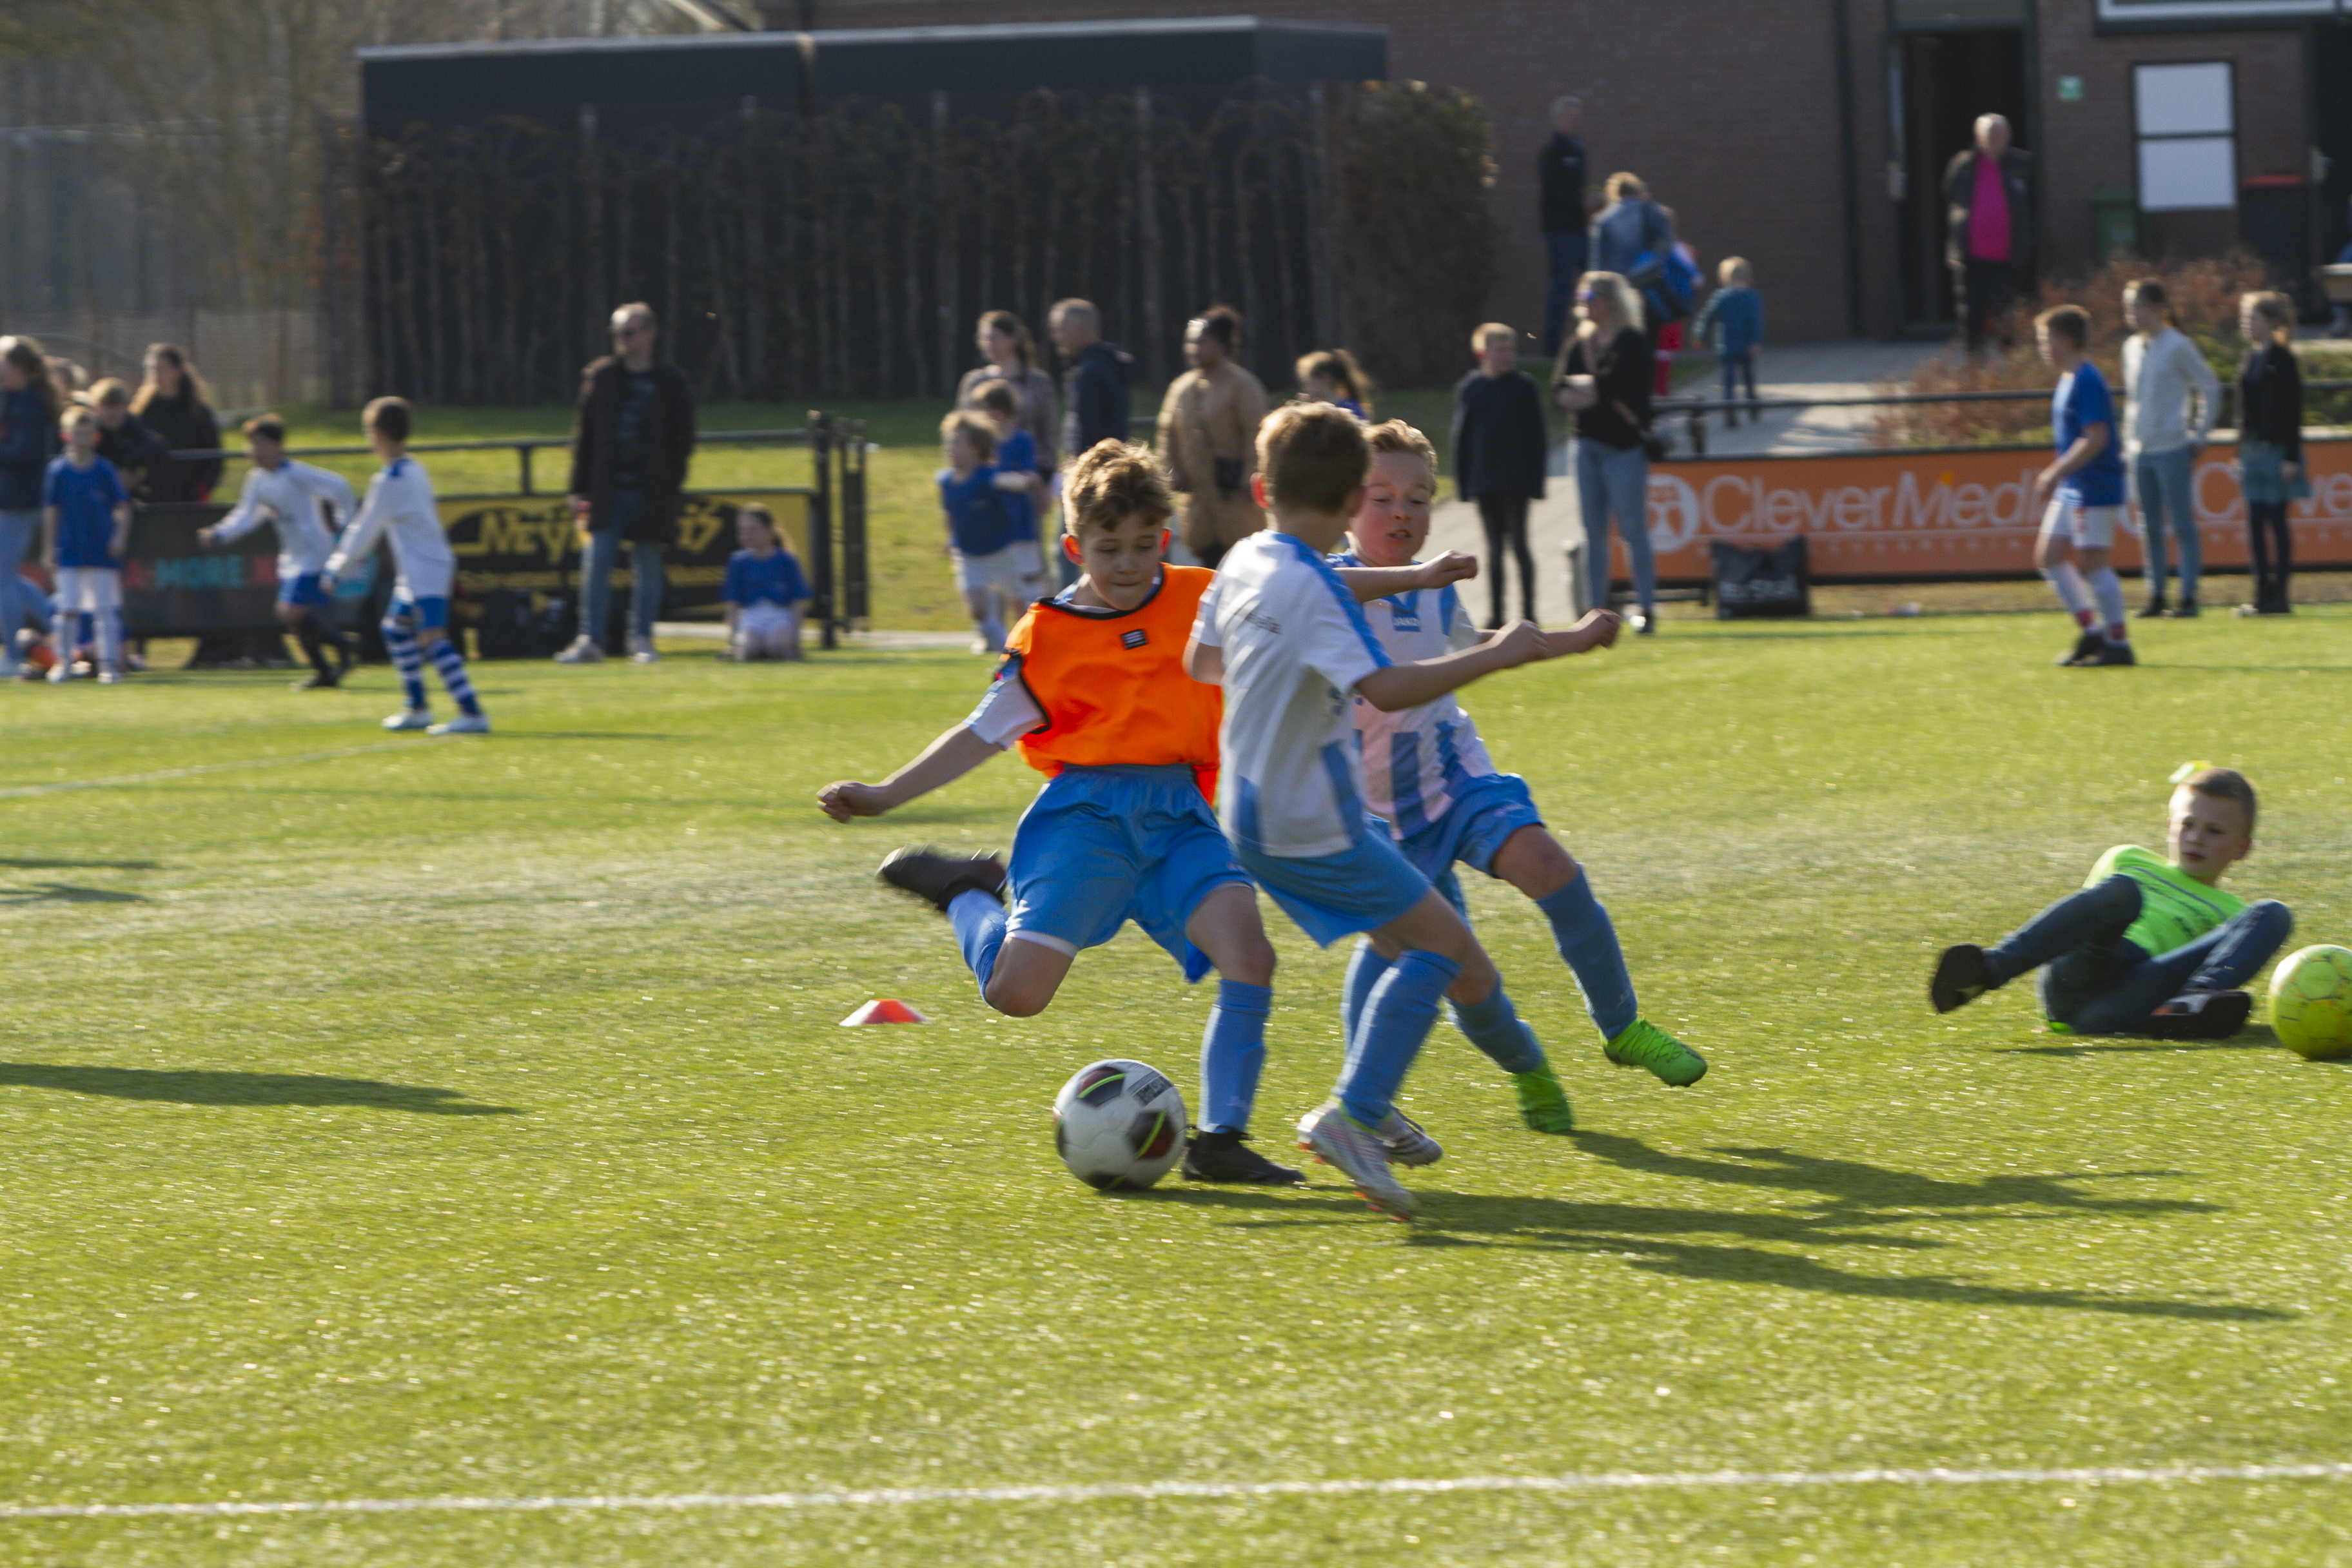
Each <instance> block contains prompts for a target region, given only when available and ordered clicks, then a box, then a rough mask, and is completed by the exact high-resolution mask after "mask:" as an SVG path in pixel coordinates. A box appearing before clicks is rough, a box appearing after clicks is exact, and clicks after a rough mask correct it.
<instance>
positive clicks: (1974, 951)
mask: <svg viewBox="0 0 2352 1568" xmlns="http://www.w3.org/2000/svg"><path fill="white" fill-rule="evenodd" d="M1998 984H2000V982H1999V981H1997V980H1995V979H1994V978H1993V977H1992V965H1991V964H1990V963H1988V962H1987V961H1986V959H1985V952H1984V949H1983V948H1980V947H1978V946H1976V945H1975V944H1974V943H1972V942H1962V943H1960V944H1959V946H1958V947H1948V948H1946V949H1945V950H1944V955H1943V956H1942V957H1941V958H1938V959H1937V960H1936V973H1935V975H1934V977H1933V978H1931V979H1930V980H1929V981H1928V982H1927V1000H1928V1001H1930V1002H1932V1003H1934V1004H1935V1005H1936V1011H1937V1012H1938V1013H1948V1012H1950V1011H1951V1010H1952V1009H1953V1008H1955V1007H1964V1006H1966V1005H1968V1004H1969V1003H1971V1002H1973V1001H1975V1000H1976V999H1977V998H1978V997H1979V996H1981V995H1983V994H1985V993H1986V992H1988V991H1990V990H1992V989H1993V988H1994V987H1995V986H1996V985H1998Z"/></svg>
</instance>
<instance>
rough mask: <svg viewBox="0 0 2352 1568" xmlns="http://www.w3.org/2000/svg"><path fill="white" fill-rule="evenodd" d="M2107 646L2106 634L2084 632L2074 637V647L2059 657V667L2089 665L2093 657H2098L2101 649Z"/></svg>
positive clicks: (2075, 667)
mask: <svg viewBox="0 0 2352 1568" xmlns="http://www.w3.org/2000/svg"><path fill="white" fill-rule="evenodd" d="M2106 646H2107V639H2106V637H2105V634H2103V633H2100V632H2084V634H2083V635H2082V636H2081V637H2076V638H2075V639H2074V647H2073V648H2071V649H2069V650H2068V651H2067V652H2066V653H2065V654H2063V655H2062V656H2061V657H2060V658H2059V660H2058V668H2061V669H2080V668H2084V666H2086V665H2088V664H2089V663H2090V662H2091V661H2092V660H2093V659H2095V658H2097V657H2098V654H2099V650H2100V649H2101V648H2103V647H2106Z"/></svg>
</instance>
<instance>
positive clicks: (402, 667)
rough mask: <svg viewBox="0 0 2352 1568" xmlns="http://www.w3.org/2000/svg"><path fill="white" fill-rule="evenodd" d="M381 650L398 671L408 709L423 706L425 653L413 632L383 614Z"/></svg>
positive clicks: (412, 709) (413, 709)
mask: <svg viewBox="0 0 2352 1568" xmlns="http://www.w3.org/2000/svg"><path fill="white" fill-rule="evenodd" d="M383 650H384V652H386V653H388V654H390V655H391V656H392V668H394V669H396V670H398V671H399V672H400V689H401V690H402V691H404V692H405V693H406V694H407V696H408V706H409V710H411V711H412V712H413V711H415V710H417V709H419V708H422V707H424V706H425V653H424V650H423V649H421V648H419V647H417V646H416V636H415V633H413V632H411V631H410V630H409V629H408V627H407V626H406V625H404V623H402V622H400V621H397V620H394V619H393V618H392V617H391V616H385V617H384V622H383Z"/></svg>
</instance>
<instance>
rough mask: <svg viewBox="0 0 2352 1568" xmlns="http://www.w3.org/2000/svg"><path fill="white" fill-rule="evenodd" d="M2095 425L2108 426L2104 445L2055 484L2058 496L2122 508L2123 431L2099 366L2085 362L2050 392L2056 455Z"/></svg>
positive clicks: (2076, 502)
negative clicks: (2059, 484)
mask: <svg viewBox="0 0 2352 1568" xmlns="http://www.w3.org/2000/svg"><path fill="white" fill-rule="evenodd" d="M2094 425H2105V426H2106V427H2107V444H2106V446H2105V448H2103V449H2102V450H2101V451H2100V453H2099V455H2098V456H2097V457H2095V458H2092V459H2091V460H2090V461H2089V462H2087V463H2085V464H2084V465H2083V466H2082V467H2081V468H2077V469H2075V470H2074V472H2073V473H2071V474H2069V475H2067V476H2066V482H2065V483H2064V484H2063V485H2061V486H2059V487H2058V497H2059V499H2060V500H2069V501H2073V502H2074V504H2075V505H2077V506H2121V505H2123V504H2124V457H2123V431H2122V429H2121V428H2120V427H2119V426H2117V425H2116V400H2115V396H2114V395H2113V394H2111V393H2109V392H2108V391H2107V378H2106V377H2105V376H2104V375H2101V374H2099V367H2098V366H2097V365H2095V364H2093V363H2091V362H2090V361H2089V360H2084V362H2083V363H2081V364H2079V365H2077V366H2076V367H2075V369H2074V374H2072V375H2067V376H2061V377H2060V378H2059V381H2058V390H2057V391H2056V392H2054V393H2053V394H2051V396H2050V427H2051V428H2052V429H2053V430H2054V431H2056V432H2057V433H2058V451H2059V455H2060V456H2062V457H2063V456H2064V455H2065V452H2066V448H2068V447H2072V446H2073V445H2074V443H2075V442H2077V441H2079V440H2081V439H2082V438H2083V433H2084V431H2085V430H2087V429H2089V428H2090V427H2091V426H2094Z"/></svg>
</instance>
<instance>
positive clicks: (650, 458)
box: [555, 303, 694, 664]
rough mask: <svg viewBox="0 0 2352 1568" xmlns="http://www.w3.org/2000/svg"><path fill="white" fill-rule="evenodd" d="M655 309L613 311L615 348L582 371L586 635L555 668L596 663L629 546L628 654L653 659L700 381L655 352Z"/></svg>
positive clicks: (578, 445)
mask: <svg viewBox="0 0 2352 1568" xmlns="http://www.w3.org/2000/svg"><path fill="white" fill-rule="evenodd" d="M658 342H659V331H658V329H657V327H656V323H655V321H654V311H653V307H652V306H650V305H646V304H642V303H635V304H628V305H624V306H622V307H621V308H620V309H619V310H615V311H614V312H613V353H609V354H607V355H605V356H604V358H602V359H600V360H597V361H595V362H594V363H591V364H590V365H589V366H588V368H587V369H586V370H585V371H584V372H583V373H582V375H581V381H580V409H579V414H578V416H577V417H576V418H575V419H574V420H573V422H572V484H571V490H572V511H573V512H574V513H575V514H577V515H578V516H581V517H583V518H585V519H586V520H587V522H588V552H587V556H586V559H585V560H584V562H583V564H582V567H581V574H580V575H581V595H580V596H581V618H580V635H579V636H578V637H574V638H573V639H572V646H571V647H567V648H565V649H564V650H563V651H562V653H559V654H557V655H556V656H555V659H556V662H557V663H558V664H595V663H598V662H599V661H601V660H602V659H603V658H604V633H605V628H606V627H607V626H609V625H610V624H611V614H612V605H613V564H614V562H615V561H616V560H618V559H619V557H620V553H621V542H622V541H623V540H626V541H628V542H629V548H630V556H629V634H628V650H629V658H631V659H632V660H634V661H635V662H636V663H638V664H651V663H653V662H654V660H655V659H656V658H659V657H660V656H659V655H657V654H656V653H655V652H654V620H655V618H656V616H659V615H660V613H661V606H662V592H663V590H664V588H665V587H666V585H667V584H666V580H665V577H664V574H663V571H662V550H663V548H664V547H665V546H667V545H668V544H669V543H670V542H673V541H674V540H676V539H677V505H678V493H679V492H680V491H681V490H683V489H685V488H686V469H687V465H688V463H689V462H691V461H692V460H693V458H694V387H693V384H691V383H689V382H688V380H687V379H686V373H685V372H684V371H682V370H680V369H678V368H677V366H676V365H674V364H671V363H669V362H668V361H667V360H663V359H660V358H658V357H657V356H656V352H655V350H656V344H657V343H658Z"/></svg>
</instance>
